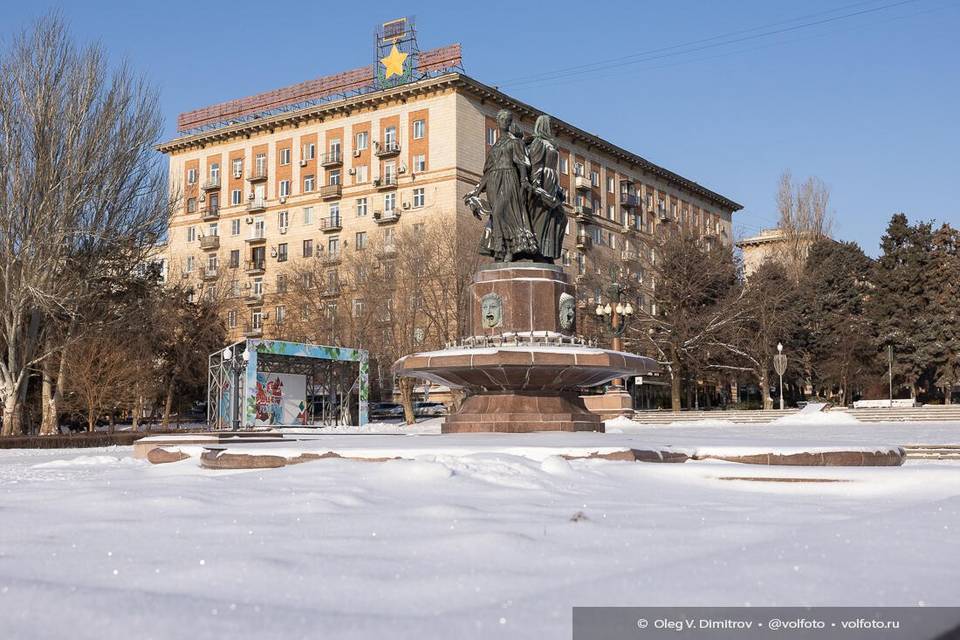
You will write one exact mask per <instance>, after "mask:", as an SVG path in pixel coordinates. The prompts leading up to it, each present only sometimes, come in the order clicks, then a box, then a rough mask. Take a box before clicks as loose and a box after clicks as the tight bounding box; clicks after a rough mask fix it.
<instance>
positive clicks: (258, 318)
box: [250, 311, 263, 329]
mask: <svg viewBox="0 0 960 640" xmlns="http://www.w3.org/2000/svg"><path fill="white" fill-rule="evenodd" d="M250 324H251V325H253V328H254V329H262V328H263V312H262V311H254V312H252V313H251V314H250Z"/></svg>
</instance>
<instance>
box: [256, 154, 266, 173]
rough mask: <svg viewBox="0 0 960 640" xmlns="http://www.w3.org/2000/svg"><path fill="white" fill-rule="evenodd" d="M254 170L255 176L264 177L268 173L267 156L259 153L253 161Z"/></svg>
mask: <svg viewBox="0 0 960 640" xmlns="http://www.w3.org/2000/svg"><path fill="white" fill-rule="evenodd" d="M253 163H254V164H253V169H254V175H258V176H262V175H266V173H267V154H265V153H258V154H257V157H256V158H254V159H253Z"/></svg>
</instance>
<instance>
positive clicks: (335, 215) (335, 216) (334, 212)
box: [330, 202, 340, 224]
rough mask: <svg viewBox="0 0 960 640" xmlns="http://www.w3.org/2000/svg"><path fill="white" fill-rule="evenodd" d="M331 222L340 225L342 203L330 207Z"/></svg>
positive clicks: (335, 203)
mask: <svg viewBox="0 0 960 640" xmlns="http://www.w3.org/2000/svg"><path fill="white" fill-rule="evenodd" d="M330 222H333V223H335V224H340V203H339V202H334V203H333V204H331V205H330Z"/></svg>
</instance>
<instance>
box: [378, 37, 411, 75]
mask: <svg viewBox="0 0 960 640" xmlns="http://www.w3.org/2000/svg"><path fill="white" fill-rule="evenodd" d="M406 59H407V54H406V53H403V52H401V51H400V50H399V49H397V45H396V44H394V45H393V49H391V50H390V55H388V56H387V57H386V58H380V62H381V63H382V64H383V66H385V67H386V68H387V73H386V75H385V76H384V78H390V77H393V76H402V75H403V63H404V62H405V61H406Z"/></svg>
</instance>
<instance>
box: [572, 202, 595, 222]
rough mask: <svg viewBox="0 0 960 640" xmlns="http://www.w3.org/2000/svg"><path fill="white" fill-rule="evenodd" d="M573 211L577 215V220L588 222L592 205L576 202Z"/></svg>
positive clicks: (591, 212)
mask: <svg viewBox="0 0 960 640" xmlns="http://www.w3.org/2000/svg"><path fill="white" fill-rule="evenodd" d="M573 213H574V214H575V215H576V216H577V222H590V216H592V215H593V207H591V206H590V205H588V204H578V205H576V206H574V207H573Z"/></svg>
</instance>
